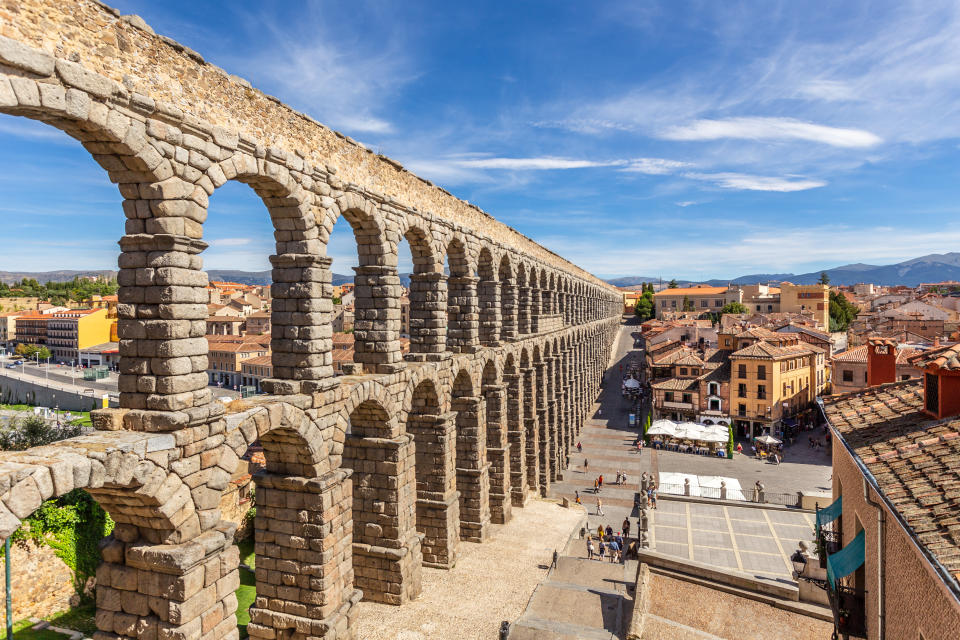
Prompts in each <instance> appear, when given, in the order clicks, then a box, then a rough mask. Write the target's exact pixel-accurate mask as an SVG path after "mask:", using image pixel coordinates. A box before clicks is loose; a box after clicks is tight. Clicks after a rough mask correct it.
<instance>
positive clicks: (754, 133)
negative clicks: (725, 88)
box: [659, 117, 883, 148]
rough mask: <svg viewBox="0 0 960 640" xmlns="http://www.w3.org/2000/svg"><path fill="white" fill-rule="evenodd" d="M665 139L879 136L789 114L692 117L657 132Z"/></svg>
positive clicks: (838, 140) (853, 144)
mask: <svg viewBox="0 0 960 640" xmlns="http://www.w3.org/2000/svg"><path fill="white" fill-rule="evenodd" d="M659 137H660V138H663V139H665V140H683V141H692V140H720V139H723V138H738V139H741V140H804V141H807V142H819V143H822V144H827V145H831V146H834V147H845V148H861V147H872V146H875V145H878V144H880V143H881V142H882V141H883V140H882V139H881V138H880V137H879V136H877V135H875V134H873V133H870V132H869V131H864V130H863V129H846V128H842V127H830V126H826V125H822V124H814V123H812V122H803V121H800V120H795V119H793V118H763V117H751V118H726V119H724V120H707V119H704V120H695V121H694V122H691V123H689V124H684V125H678V126H674V127H670V128H668V129H666V130H664V131H662V132H660V134H659Z"/></svg>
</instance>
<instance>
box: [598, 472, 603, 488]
mask: <svg viewBox="0 0 960 640" xmlns="http://www.w3.org/2000/svg"><path fill="white" fill-rule="evenodd" d="M598 481H599V482H600V488H601V489H603V474H602V473H601V474H600V478H598Z"/></svg>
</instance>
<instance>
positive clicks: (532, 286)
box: [528, 267, 543, 333]
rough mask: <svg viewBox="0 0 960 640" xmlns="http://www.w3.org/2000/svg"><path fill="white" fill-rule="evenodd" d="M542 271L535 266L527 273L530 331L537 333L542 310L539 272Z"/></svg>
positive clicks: (539, 329)
mask: <svg viewBox="0 0 960 640" xmlns="http://www.w3.org/2000/svg"><path fill="white" fill-rule="evenodd" d="M541 273H543V272H542V271H540V270H537V269H536V268H535V267H531V268H530V274H529V286H528V290H529V292H530V293H529V299H530V333H539V332H540V331H541V328H540V316H541V314H542V312H543V307H542V306H541V302H542V301H543V295H542V293H543V291H542V288H541V282H540V274H541Z"/></svg>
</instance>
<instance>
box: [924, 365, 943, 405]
mask: <svg viewBox="0 0 960 640" xmlns="http://www.w3.org/2000/svg"><path fill="white" fill-rule="evenodd" d="M925 378H926V404H925V406H926V408H927V411H930V412H932V413H935V414H939V413H940V379H939V378H938V377H937V376H935V375H933V374H932V373H928V374H926V375H925Z"/></svg>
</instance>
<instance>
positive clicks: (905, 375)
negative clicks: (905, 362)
mask: <svg viewBox="0 0 960 640" xmlns="http://www.w3.org/2000/svg"><path fill="white" fill-rule="evenodd" d="M900 379H901V380H909V379H910V374H907V373H905V374H903V375H902V376H900Z"/></svg>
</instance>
